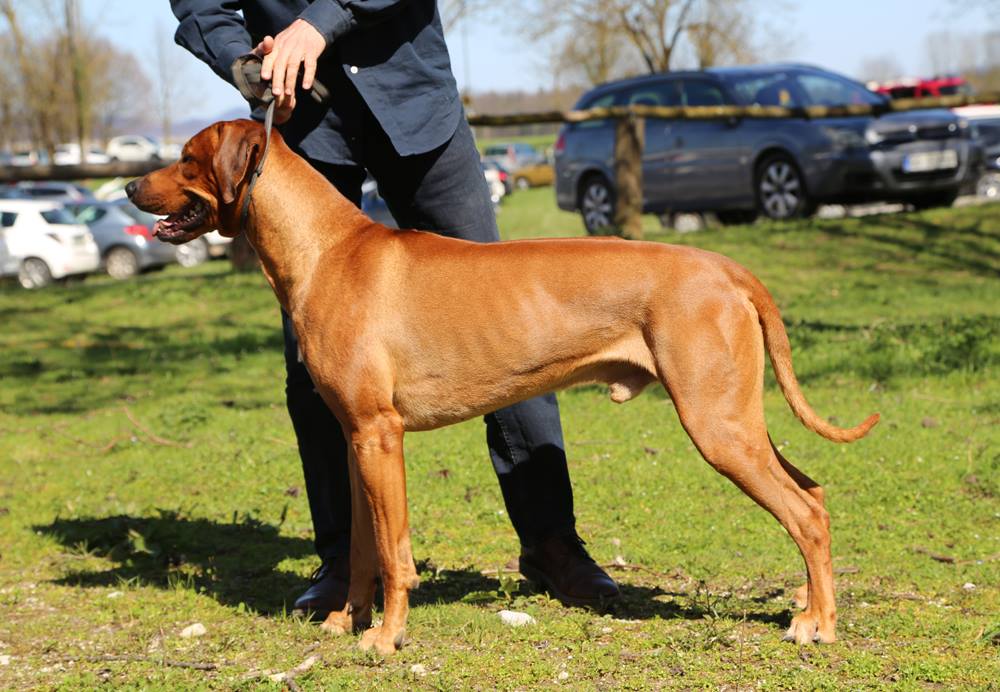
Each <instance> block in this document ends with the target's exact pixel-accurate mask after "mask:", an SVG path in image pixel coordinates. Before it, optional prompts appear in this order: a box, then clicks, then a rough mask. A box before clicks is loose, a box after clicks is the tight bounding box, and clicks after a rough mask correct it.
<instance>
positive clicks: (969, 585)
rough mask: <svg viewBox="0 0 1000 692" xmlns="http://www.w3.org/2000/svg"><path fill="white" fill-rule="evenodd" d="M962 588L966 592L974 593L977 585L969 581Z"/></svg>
mask: <svg viewBox="0 0 1000 692" xmlns="http://www.w3.org/2000/svg"><path fill="white" fill-rule="evenodd" d="M962 588H963V589H965V590H966V591H974V590H975V588H976V585H975V584H973V583H972V582H971V581H967V582H965V583H964V584H962Z"/></svg>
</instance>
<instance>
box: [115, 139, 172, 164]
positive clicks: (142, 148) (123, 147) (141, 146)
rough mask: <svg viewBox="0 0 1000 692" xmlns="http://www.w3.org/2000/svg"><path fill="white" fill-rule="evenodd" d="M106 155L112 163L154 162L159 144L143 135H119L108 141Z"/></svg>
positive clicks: (158, 153) (157, 155)
mask: <svg viewBox="0 0 1000 692" xmlns="http://www.w3.org/2000/svg"><path fill="white" fill-rule="evenodd" d="M107 154H108V156H109V157H110V158H111V160H112V161H156V160H158V159H159V158H160V144H159V143H158V142H157V141H156V140H155V139H153V138H152V137H146V136H145V135H121V136H119V137H112V138H111V139H110V140H108V149H107Z"/></svg>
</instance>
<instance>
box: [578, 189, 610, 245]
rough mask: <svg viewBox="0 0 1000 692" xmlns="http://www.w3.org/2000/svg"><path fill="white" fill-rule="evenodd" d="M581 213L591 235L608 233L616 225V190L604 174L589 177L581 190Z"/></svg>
mask: <svg viewBox="0 0 1000 692" xmlns="http://www.w3.org/2000/svg"><path fill="white" fill-rule="evenodd" d="M580 214H581V215H583V225H584V226H585V227H586V228H587V233H589V234H590V235H602V234H606V233H607V231H608V229H609V228H611V227H612V226H614V216H615V191H614V190H613V189H611V185H610V184H609V183H608V181H607V180H605V178H604V176H600V175H595V176H592V177H590V178H588V179H587V180H586V181H585V182H584V184H583V189H582V190H581V192H580Z"/></svg>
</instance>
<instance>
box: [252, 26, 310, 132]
mask: <svg viewBox="0 0 1000 692" xmlns="http://www.w3.org/2000/svg"><path fill="white" fill-rule="evenodd" d="M324 50H326V40H325V39H324V38H323V36H322V34H320V33H319V31H317V30H316V28H315V27H313V25H312V24H310V23H309V22H307V21H305V20H303V19H296V20H295V21H294V22H292V23H291V24H290V25H289V26H288V28H286V29H285V30H284V31H282V32H281V33H279V34H278V35H277V36H275V37H274V38H272V37H270V36H265V37H264V40H263V41H261V42H260V43H259V44H257V47H256V48H254V50H253V52H254V53H256V54H257V55H259V56H261V57H262V58H263V59H264V64H263V65H262V66H261V68H260V77H261V79H263V80H265V81H267V80H270V82H271V93H273V94H274V98H275V100H276V101H277V103H275V104H274V121H275V122H276V123H278V124H281V123H283V122H285V121H286V120H288V118H289V117H291V114H292V110H293V109H294V108H295V82H296V80H297V79H298V76H299V68H300V67H302V66H304V67H305V70H304V73H303V75H302V88H303V89H310V88H312V84H313V78H315V76H316V61H317V60H319V56H320V55H322V53H323V51H324Z"/></svg>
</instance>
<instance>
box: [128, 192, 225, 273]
mask: <svg viewBox="0 0 1000 692" xmlns="http://www.w3.org/2000/svg"><path fill="white" fill-rule="evenodd" d="M114 204H117V205H118V206H119V208H120V209H121V210H122V211H123V212H125V213H126V214H128V215H129V216H130V217H132V218H133V219H135V221H136V223H139V224H142V225H143V226H146V227H147V228H150V229H152V228H153V224H154V223H156V220H157V218H159V217H157V216H156V215H154V214H150V213H149V212H146V211H142V210H141V209H138V208H136V206H135V205H134V204H132V203H131V202H129V201H128V200H127V199H125V198H121V199H116V200H114ZM232 242H233V239H232V238H227V237H226V236H224V235H222V234H221V233H219V232H218V231H211V232H209V233H205V234H204V235H202V236H199V237H198V238H195V239H194V240H191V241H189V242H187V243H184V244H182V245H171V246H170V247H172V248H173V249H174V253H175V255H176V258H177V263H178V264H179V265H181V266H182V267H194V266H197V265H199V264H201V263H202V262H206V261H208V260H209V259H211V258H213V257H225V256H226V255H227V254H228V253H229V246H230V244H231V243H232Z"/></svg>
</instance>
